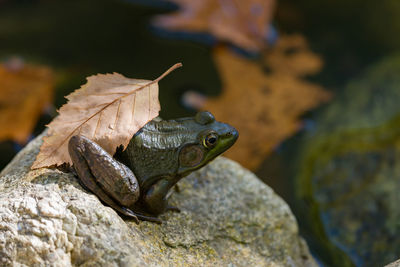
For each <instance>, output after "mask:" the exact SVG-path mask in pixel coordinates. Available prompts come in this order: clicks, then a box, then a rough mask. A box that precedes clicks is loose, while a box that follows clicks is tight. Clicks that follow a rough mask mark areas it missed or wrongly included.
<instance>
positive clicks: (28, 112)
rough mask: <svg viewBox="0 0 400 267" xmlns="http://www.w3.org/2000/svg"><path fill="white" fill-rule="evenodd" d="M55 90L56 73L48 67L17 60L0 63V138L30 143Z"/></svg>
mask: <svg viewBox="0 0 400 267" xmlns="http://www.w3.org/2000/svg"><path fill="white" fill-rule="evenodd" d="M19 62H21V61H18V63H19ZM53 90H54V75H53V72H52V71H51V70H50V69H49V68H47V67H44V66H35V65H28V64H17V61H12V62H8V63H5V64H2V65H1V64H0V125H3V127H1V128H0V140H14V141H16V142H18V143H20V144H24V143H25V142H27V141H28V139H29V136H30V135H31V133H32V131H33V128H34V127H35V124H36V122H37V120H38V118H39V117H40V115H41V113H42V112H43V110H44V109H45V108H46V107H47V106H49V105H50V104H51V103H52V101H53Z"/></svg>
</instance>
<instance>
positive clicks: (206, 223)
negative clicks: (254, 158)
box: [0, 137, 317, 266]
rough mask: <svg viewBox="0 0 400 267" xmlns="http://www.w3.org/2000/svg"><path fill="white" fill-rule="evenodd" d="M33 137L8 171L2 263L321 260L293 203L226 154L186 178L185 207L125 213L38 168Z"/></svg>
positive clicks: (2, 183) (177, 200)
mask: <svg viewBox="0 0 400 267" xmlns="http://www.w3.org/2000/svg"><path fill="white" fill-rule="evenodd" d="M40 144H41V139H40V137H39V138H37V139H36V140H34V141H33V142H31V143H30V144H29V145H28V146H27V147H26V148H25V149H24V150H23V151H21V152H20V153H19V154H18V155H17V156H16V157H15V159H14V160H13V161H12V162H11V163H10V164H9V165H8V166H7V167H6V168H5V169H4V170H3V171H2V172H1V174H0V176H1V178H0V265H1V266H21V265H22V266H24V265H27V266H49V265H50V266H77V265H79V266H190V265H194V266H317V265H316V263H315V261H314V259H313V258H312V256H311V255H310V253H309V251H308V248H307V245H306V244H305V242H304V241H303V239H302V238H301V237H300V236H299V234H298V227H297V223H296V220H295V218H294V216H293V215H292V213H291V211H290V209H289V207H288V206H287V204H285V202H284V201H283V200H282V199H281V198H280V197H279V196H277V195H276V194H275V193H274V192H273V191H272V190H271V189H270V188H269V187H268V186H266V185H265V184H263V183H262V182H260V181H259V180H258V179H257V177H255V176H254V174H252V173H251V172H249V171H247V170H246V169H244V168H242V167H241V166H240V165H238V164H237V163H235V162H232V161H230V160H228V159H225V158H221V157H220V158H219V159H216V160H215V161H214V162H212V163H211V164H209V165H208V166H206V167H205V168H203V169H202V170H200V171H198V172H195V173H193V174H192V175H190V176H188V177H187V178H185V179H183V180H182V181H181V182H179V187H180V191H179V192H175V193H174V194H173V196H172V198H171V202H172V204H174V205H176V206H178V207H180V208H181V210H182V212H181V213H174V212H167V213H166V214H163V215H162V216H161V219H162V220H163V221H164V223H163V224H162V225H158V224H154V223H150V222H141V223H140V224H139V225H137V224H135V223H134V222H132V221H129V220H123V219H122V218H121V217H120V216H119V215H118V214H117V213H116V212H115V211H114V210H113V209H111V208H109V207H106V206H104V205H103V204H102V203H101V202H100V201H99V200H98V198H97V197H96V196H95V195H93V194H91V193H89V192H87V191H85V190H84V189H82V187H81V186H80V185H79V183H78V182H77V179H76V178H75V177H74V175H73V174H71V173H64V172H61V171H59V170H55V169H46V168H43V169H39V170H35V171H30V170H29V168H30V165H31V164H32V162H33V160H34V156H35V155H36V153H37V152H38V149H39V146H40Z"/></svg>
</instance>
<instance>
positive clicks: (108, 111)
mask: <svg viewBox="0 0 400 267" xmlns="http://www.w3.org/2000/svg"><path fill="white" fill-rule="evenodd" d="M180 66H181V64H180V63H179V64H175V65H174V66H172V67H171V68H170V69H169V70H167V71H166V72H165V73H164V74H162V75H161V76H160V77H159V78H157V79H155V80H154V81H149V80H139V79H129V78H126V77H124V76H122V75H121V74H118V73H114V74H98V75H95V76H90V77H89V78H87V80H88V82H87V83H86V84H85V85H83V86H82V87H81V88H80V89H78V90H76V91H75V92H73V93H71V94H70V95H68V96H67V97H66V98H67V99H68V103H67V104H65V105H64V106H62V107H61V109H60V111H59V113H60V114H59V115H58V116H57V117H56V118H55V119H54V120H53V121H52V122H51V123H50V124H49V125H48V127H49V132H48V136H47V137H44V138H43V145H42V146H41V148H40V153H39V154H38V155H37V157H36V161H35V162H34V163H33V165H32V169H37V168H41V167H48V166H53V165H61V164H63V163H69V164H71V159H70V157H69V154H68V141H69V139H70V137H71V136H73V135H77V134H79V135H83V136H86V137H88V138H90V139H91V140H93V141H95V142H97V143H98V144H99V145H100V146H101V147H103V148H104V149H105V150H106V151H107V152H108V153H110V154H114V152H115V150H116V148H117V147H118V146H120V145H122V146H124V147H126V146H127V145H128V143H129V141H130V139H131V138H132V136H133V135H134V134H135V133H136V132H137V131H138V130H139V129H140V128H142V127H143V126H144V125H145V124H146V123H147V122H149V121H150V120H152V119H154V118H155V117H156V116H158V112H159V111H160V103H159V101H158V81H160V80H161V79H162V78H163V77H165V76H166V75H167V74H168V73H170V72H171V71H172V70H174V69H175V68H178V67H180Z"/></svg>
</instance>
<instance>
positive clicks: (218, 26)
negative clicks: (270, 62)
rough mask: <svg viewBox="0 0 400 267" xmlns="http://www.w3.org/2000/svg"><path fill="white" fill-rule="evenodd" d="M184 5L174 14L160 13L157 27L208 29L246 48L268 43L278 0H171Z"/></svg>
mask: <svg viewBox="0 0 400 267" xmlns="http://www.w3.org/2000/svg"><path fill="white" fill-rule="evenodd" d="M170 2H174V3H176V4H178V5H179V6H180V9H179V10H178V11H177V12H175V13H172V14H167V15H160V16H157V17H156V18H155V19H154V20H153V23H154V24H155V25H156V26H157V27H162V28H166V29H168V30H173V31H189V32H193V31H194V32H208V33H211V34H213V35H214V36H215V37H216V38H217V39H219V40H222V41H228V42H232V43H234V44H235V45H237V46H239V47H242V48H244V49H246V50H252V51H258V50H260V49H262V48H264V47H265V46H266V39H267V36H268V34H269V31H270V22H271V21H272V16H273V13H274V10H275V0H249V1H238V0H203V1H192V0H171V1H170Z"/></svg>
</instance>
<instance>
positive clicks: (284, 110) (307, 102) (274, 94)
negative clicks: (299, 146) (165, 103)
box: [202, 36, 331, 170]
mask: <svg viewBox="0 0 400 267" xmlns="http://www.w3.org/2000/svg"><path fill="white" fill-rule="evenodd" d="M287 38H289V39H290V38H292V37H291V36H288V37H282V40H281V41H280V43H278V44H277V47H276V48H274V49H271V51H270V52H268V55H267V56H266V62H269V61H268V60H271V61H272V62H274V64H272V65H270V66H269V67H270V68H272V69H270V71H269V72H268V73H266V72H264V70H263V69H264V68H263V66H261V65H260V64H257V62H255V61H253V60H249V59H245V58H242V57H239V56H238V55H236V54H234V53H232V52H231V51H229V50H228V49H226V48H218V49H216V50H215V52H214V59H215V61H216V64H217V68H218V70H219V73H220V76H221V79H222V83H223V93H222V95H221V96H219V97H217V98H213V99H208V100H206V101H205V104H204V105H203V106H202V109H205V110H209V111H211V112H212V113H213V114H214V115H215V117H216V118H218V120H221V121H226V122H229V123H230V124H232V125H233V126H234V127H236V128H237V129H238V131H239V134H240V137H239V139H238V141H237V142H236V144H235V145H234V146H233V147H232V148H231V149H229V150H228V151H227V152H226V153H225V155H226V156H228V157H230V158H232V159H234V160H236V161H238V162H239V163H241V164H242V165H243V166H245V167H247V168H250V169H252V170H255V169H256V168H257V167H258V166H259V165H260V164H261V162H262V161H263V160H264V159H265V158H266V156H267V155H268V154H269V153H270V152H271V151H272V150H273V149H274V148H275V147H276V146H277V145H278V144H279V143H280V142H282V141H283V140H284V139H286V138H288V137H289V136H291V135H292V134H294V133H295V132H296V131H297V130H298V129H299V128H300V126H301V122H300V121H299V116H300V115H301V114H302V113H304V112H305V111H307V110H309V109H311V108H313V107H316V106H317V105H318V104H319V103H320V102H323V101H327V100H328V99H330V96H331V95H330V93H329V92H327V91H325V90H324V89H323V88H322V87H321V86H318V85H316V84H313V83H310V82H307V81H305V80H302V77H301V76H302V75H305V74H307V73H309V72H313V71H316V67H317V65H318V66H319V67H321V61H320V60H319V58H318V57H317V56H316V55H315V54H312V53H311V52H310V51H309V50H308V49H307V48H306V47H302V46H299V43H298V42H295V43H293V45H294V46H295V47H296V51H295V52H294V53H293V54H292V55H291V57H289V58H288V55H287V53H286V52H285V49H281V45H282V44H286V42H288V40H289V39H287ZM294 39H296V38H294ZM294 39H293V38H292V40H294ZM300 39H301V38H298V40H300ZM289 43H290V42H289ZM292 57H293V58H298V59H299V60H297V61H296V60H294V61H292ZM300 59H301V60H300ZM304 61H307V62H308V61H310V62H311V63H310V62H309V64H308V65H307V64H306V62H304ZM279 62H280V64H279ZM312 62H313V63H312ZM297 64H301V65H297ZM282 66H284V67H282ZM287 66H292V68H289V69H287ZM301 66H305V68H306V69H307V70H308V71H306V70H301Z"/></svg>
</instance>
